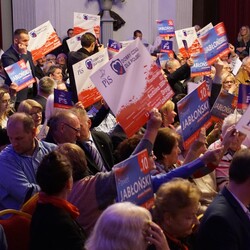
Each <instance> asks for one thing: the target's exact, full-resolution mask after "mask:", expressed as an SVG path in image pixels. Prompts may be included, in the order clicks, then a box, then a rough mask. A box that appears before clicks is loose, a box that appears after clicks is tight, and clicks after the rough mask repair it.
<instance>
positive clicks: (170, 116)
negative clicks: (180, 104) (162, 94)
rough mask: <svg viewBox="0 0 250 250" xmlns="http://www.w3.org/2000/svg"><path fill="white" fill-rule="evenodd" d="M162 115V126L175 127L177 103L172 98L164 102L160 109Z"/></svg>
mask: <svg viewBox="0 0 250 250" xmlns="http://www.w3.org/2000/svg"><path fill="white" fill-rule="evenodd" d="M159 111H160V113H161V115H162V127H169V128H172V129H175V128H174V126H173V124H174V121H175V117H176V116H177V113H176V112H175V104H174V102H172V101H171V100H168V101H167V102H165V104H163V106H162V107H161V109H160V110H159Z"/></svg>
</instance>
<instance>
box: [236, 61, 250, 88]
mask: <svg viewBox="0 0 250 250" xmlns="http://www.w3.org/2000/svg"><path fill="white" fill-rule="evenodd" d="M236 80H237V82H238V84H240V83H241V84H248V85H249V84H250V56H247V57H245V58H244V59H243V60H242V65H241V68H240V70H239V71H238V73H237V75H236Z"/></svg>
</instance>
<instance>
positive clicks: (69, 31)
mask: <svg viewBox="0 0 250 250" xmlns="http://www.w3.org/2000/svg"><path fill="white" fill-rule="evenodd" d="M67 36H68V37H70V38H71V37H73V36H74V30H73V29H72V28H69V29H68V30H67Z"/></svg>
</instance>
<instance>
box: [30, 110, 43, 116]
mask: <svg viewBox="0 0 250 250" xmlns="http://www.w3.org/2000/svg"><path fill="white" fill-rule="evenodd" d="M41 114H42V110H38V111H36V112H33V113H30V115H31V116H33V115H41Z"/></svg>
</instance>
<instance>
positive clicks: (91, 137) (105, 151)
mask: <svg viewBox="0 0 250 250" xmlns="http://www.w3.org/2000/svg"><path fill="white" fill-rule="evenodd" d="M73 112H74V113H75V114H76V115H77V117H78V119H79V121H80V125H81V126H80V127H81V129H80V137H79V140H78V141H77V144H78V145H79V146H80V147H81V148H82V149H83V150H84V152H85V154H86V159H87V164H88V168H89V171H90V174H96V173H98V172H105V171H110V170H111V168H112V167H113V165H114V159H113V146H112V141H111V139H110V137H109V136H108V135H107V134H106V133H104V132H100V131H94V130H91V131H90V128H91V120H90V118H89V117H88V114H87V112H86V110H85V109H80V108H75V109H73ZM91 147H94V149H95V152H96V151H97V152H96V154H97V156H95V155H93V149H91ZM97 158H98V159H97Z"/></svg>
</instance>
